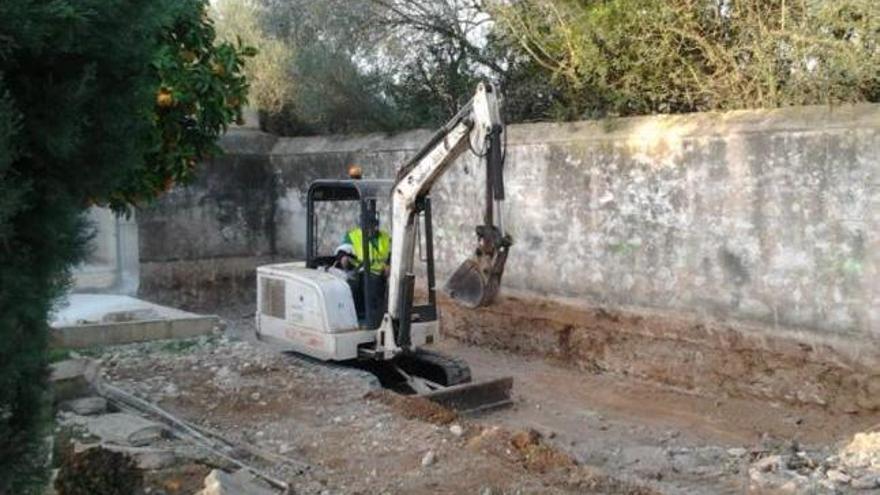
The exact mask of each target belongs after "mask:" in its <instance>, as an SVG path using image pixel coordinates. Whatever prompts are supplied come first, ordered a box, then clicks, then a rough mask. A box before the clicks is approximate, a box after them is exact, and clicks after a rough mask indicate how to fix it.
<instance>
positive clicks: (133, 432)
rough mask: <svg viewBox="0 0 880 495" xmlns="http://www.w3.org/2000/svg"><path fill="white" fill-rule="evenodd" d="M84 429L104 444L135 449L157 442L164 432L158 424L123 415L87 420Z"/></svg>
mask: <svg viewBox="0 0 880 495" xmlns="http://www.w3.org/2000/svg"><path fill="white" fill-rule="evenodd" d="M86 428H87V429H88V430H89V433H91V434H93V435H95V436H98V437H101V439H102V440H104V441H105V442H109V443H115V444H118V445H132V446H135V447H138V446H142V445H148V444H150V443H152V442H155V441H156V440H159V439H160V438H162V435H163V433H164V431H165V427H164V426H162V425H160V424H159V423H154V422H152V421H150V420H147V419H144V418H142V417H140V416H133V415H131V414H125V413H113V414H105V415H103V416H96V417H93V418H89V420H88V422H87V423H86Z"/></svg>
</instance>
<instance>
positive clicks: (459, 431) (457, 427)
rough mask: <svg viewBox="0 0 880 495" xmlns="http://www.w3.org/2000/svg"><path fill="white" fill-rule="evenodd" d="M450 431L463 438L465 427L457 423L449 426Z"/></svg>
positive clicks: (456, 436)
mask: <svg viewBox="0 0 880 495" xmlns="http://www.w3.org/2000/svg"><path fill="white" fill-rule="evenodd" d="M449 433H452V435H453V436H454V437H455V438H461V436H462V435H464V428H462V426H461V425H458V424H455V425H452V426H450V427H449Z"/></svg>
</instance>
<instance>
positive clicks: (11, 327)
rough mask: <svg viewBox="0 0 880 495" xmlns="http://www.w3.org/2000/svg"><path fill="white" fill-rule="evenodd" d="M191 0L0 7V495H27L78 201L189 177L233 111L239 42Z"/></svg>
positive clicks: (80, 231) (36, 474)
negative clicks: (221, 39)
mask: <svg viewBox="0 0 880 495" xmlns="http://www.w3.org/2000/svg"><path fill="white" fill-rule="evenodd" d="M206 7H207V6H206V2H205V1H203V0H56V1H53V2H43V1H39V0H4V1H3V2H0V493H29V492H31V491H35V490H38V488H35V486H36V485H35V484H34V480H38V479H39V478H40V476H41V474H42V470H41V467H40V466H41V465H42V459H40V457H41V456H42V455H43V453H42V447H43V442H42V439H41V433H42V432H43V427H44V426H45V424H46V423H45V418H46V416H45V413H46V412H47V409H46V408H45V407H44V403H45V393H44V391H45V378H46V360H47V346H46V344H47V336H48V326H47V319H48V314H49V312H50V310H51V307H52V304H53V302H54V301H55V300H56V298H57V297H58V296H59V295H61V294H62V293H63V292H64V290H65V289H66V288H67V286H68V278H69V277H68V275H69V268H70V266H71V265H72V264H73V263H75V262H76V261H77V260H79V259H81V258H82V256H83V255H84V254H85V245H86V241H87V240H88V237H89V228H88V226H87V224H86V222H85V220H84V216H83V212H84V210H85V209H86V207H87V206H89V205H92V204H100V205H109V206H111V207H113V208H115V209H116V210H117V211H124V210H125V209H127V208H129V207H131V206H132V205H136V204H140V203H143V202H145V201H149V200H150V199H151V198H154V197H156V196H157V195H158V194H160V193H161V192H162V191H163V190H164V189H167V187H169V186H170V184H171V183H172V182H174V181H179V182H185V181H187V180H190V179H191V178H192V176H193V173H194V170H193V166H194V164H195V163H196V162H197V161H198V160H200V159H202V158H204V157H206V156H208V155H210V154H211V153H213V152H215V151H216V149H217V148H216V145H215V143H214V142H215V140H216V137H217V136H218V134H219V133H220V132H222V131H223V130H224V129H225V127H226V125H227V124H228V123H229V122H230V121H232V120H234V119H235V118H236V117H237V116H238V115H239V112H240V108H239V107H240V104H241V103H243V102H244V101H245V94H246V89H247V84H246V81H245V79H244V78H243V76H242V73H241V70H242V63H243V57H244V56H246V55H249V54H251V53H252V50H251V49H249V48H246V47H241V46H233V45H230V44H220V45H215V44H214V43H213V41H214V31H213V27H212V25H211V23H210V21H209V20H208V19H207V17H206V16H205V9H206Z"/></svg>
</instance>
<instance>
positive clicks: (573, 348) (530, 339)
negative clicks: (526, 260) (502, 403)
mask: <svg viewBox="0 0 880 495" xmlns="http://www.w3.org/2000/svg"><path fill="white" fill-rule="evenodd" d="M440 308H441V315H442V317H441V325H442V327H441V328H442V332H443V334H444V336H446V337H449V338H453V339H456V340H458V341H460V342H463V343H466V344H469V345H474V346H479V347H483V348H491V349H498V350H503V351H507V352H513V353H517V354H522V355H526V356H531V357H539V358H542V359H547V360H550V361H553V362H556V363H560V364H563V365H566V366H571V367H575V368H577V369H579V370H582V371H586V372H591V373H611V374H616V375H620V376H629V377H635V378H637V379H640V380H646V381H648V382H653V383H656V384H659V385H662V386H666V387H672V388H674V389H676V390H681V391H686V392H688V393H692V394H698V395H702V396H723V397H746V398H758V399H762V400H770V401H777V402H784V403H789V404H795V405H802V404H806V405H818V406H821V407H824V408H827V409H829V411H837V412H847V413H853V412H859V411H873V410H877V409H878V408H880V394H878V391H880V375H878V374H877V372H876V368H875V367H873V366H871V365H870V364H869V363H865V362H860V361H857V360H856V359H854V358H852V357H850V356H849V355H846V354H844V353H843V352H840V351H838V350H836V349H835V348H832V347H831V346H830V345H828V344H808V343H805V342H803V341H802V340H795V339H793V338H787V337H774V336H772V335H770V332H769V331H768V329H762V328H750V327H746V326H742V325H735V324H731V323H724V322H718V321H712V320H707V319H698V318H696V317H692V316H688V315H679V314H659V313H648V312H635V311H624V310H606V309H602V308H593V307H580V306H575V305H572V304H568V303H565V302H559V301H553V300H549V299H539V298H531V297H521V296H515V295H506V296H504V295H502V296H501V297H499V300H498V302H497V303H496V304H494V305H492V306H489V307H485V308H480V309H477V310H471V309H463V308H461V307H459V306H457V305H456V304H454V303H453V302H452V301H451V300H450V299H448V298H442V297H441V300H440ZM869 351H870V350H869ZM865 354H866V355H871V353H870V352H866V353H865ZM875 355H876V354H875Z"/></svg>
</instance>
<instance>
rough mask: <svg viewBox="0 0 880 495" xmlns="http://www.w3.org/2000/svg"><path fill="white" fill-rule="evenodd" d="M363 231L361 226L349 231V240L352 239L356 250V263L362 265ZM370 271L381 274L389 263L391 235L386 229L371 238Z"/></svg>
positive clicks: (353, 247)
mask: <svg viewBox="0 0 880 495" xmlns="http://www.w3.org/2000/svg"><path fill="white" fill-rule="evenodd" d="M363 236H364V234H363V232H362V231H361V229H360V227H357V228H354V229H351V230H349V231H348V236H347V237H348V240H349V241H351V248H352V249H353V250H354V256H355V258H357V260H355V264H356V265H360V264H361V261H362V260H363V259H364V239H363ZM369 244H370V271H371V272H373V273H375V274H377V275H378V274H381V273H382V271H383V270H384V269H385V265H386V264H387V263H388V257H389V256H390V255H391V236H390V235H388V233H387V232H385V231H384V230H380V231H379V234H378V235H377V236H376V237H374V238H373V239H371V240H370V243H369Z"/></svg>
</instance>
